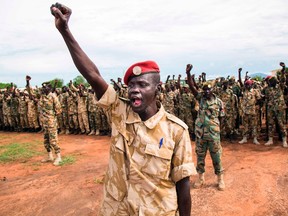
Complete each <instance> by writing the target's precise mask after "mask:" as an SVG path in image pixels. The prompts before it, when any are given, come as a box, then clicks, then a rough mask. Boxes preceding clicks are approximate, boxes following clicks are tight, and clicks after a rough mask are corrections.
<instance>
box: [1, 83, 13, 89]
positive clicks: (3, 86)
mask: <svg viewBox="0 0 288 216" xmlns="http://www.w3.org/2000/svg"><path fill="white" fill-rule="evenodd" d="M13 85H14V86H15V87H16V88H17V85H15V84H14V83H13ZM7 87H8V88H10V87H11V83H0V89H6V88H7Z"/></svg>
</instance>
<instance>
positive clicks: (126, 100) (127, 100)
mask: <svg viewBox="0 0 288 216" xmlns="http://www.w3.org/2000/svg"><path fill="white" fill-rule="evenodd" d="M119 99H120V100H121V101H124V102H126V103H129V102H130V100H129V99H128V98H125V97H120V96H119Z"/></svg>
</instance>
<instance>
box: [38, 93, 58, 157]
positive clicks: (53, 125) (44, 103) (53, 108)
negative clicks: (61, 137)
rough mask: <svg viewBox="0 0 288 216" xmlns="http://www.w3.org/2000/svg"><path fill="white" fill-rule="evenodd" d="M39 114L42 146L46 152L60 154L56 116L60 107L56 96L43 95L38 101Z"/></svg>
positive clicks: (51, 94) (50, 94)
mask: <svg viewBox="0 0 288 216" xmlns="http://www.w3.org/2000/svg"><path fill="white" fill-rule="evenodd" d="M40 106H41V112H42V115H43V127H44V146H45V148H46V150H47V152H51V150H54V151H55V154H58V153H60V147H59V145H58V132H57V128H58V126H57V115H58V114H59V113H61V105H60V103H59V100H58V98H57V96H56V95H55V94H53V93H51V92H50V93H49V94H48V95H45V94H43V95H42V96H41V99H40Z"/></svg>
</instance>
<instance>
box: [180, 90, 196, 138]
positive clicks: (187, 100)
mask: <svg viewBox="0 0 288 216" xmlns="http://www.w3.org/2000/svg"><path fill="white" fill-rule="evenodd" d="M179 96H180V97H181V98H182V100H181V101H182V107H181V109H180V113H179V118H180V119H182V120H183V121H184V122H185V123H186V124H187V126H188V130H189V133H190V134H193V133H194V130H195V126H194V118H193V115H192V110H193V109H194V107H195V98H194V95H193V94H192V93H191V92H184V93H182V94H181V95H179Z"/></svg>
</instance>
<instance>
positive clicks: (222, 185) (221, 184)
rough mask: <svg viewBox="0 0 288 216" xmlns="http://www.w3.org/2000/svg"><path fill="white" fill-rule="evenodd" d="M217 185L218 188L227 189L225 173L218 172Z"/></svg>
mask: <svg viewBox="0 0 288 216" xmlns="http://www.w3.org/2000/svg"><path fill="white" fill-rule="evenodd" d="M217 185H218V186H217V187H218V190H220V191H223V190H224V189H225V183H224V178H223V174H218V175H217Z"/></svg>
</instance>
